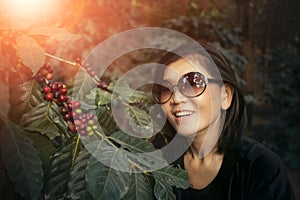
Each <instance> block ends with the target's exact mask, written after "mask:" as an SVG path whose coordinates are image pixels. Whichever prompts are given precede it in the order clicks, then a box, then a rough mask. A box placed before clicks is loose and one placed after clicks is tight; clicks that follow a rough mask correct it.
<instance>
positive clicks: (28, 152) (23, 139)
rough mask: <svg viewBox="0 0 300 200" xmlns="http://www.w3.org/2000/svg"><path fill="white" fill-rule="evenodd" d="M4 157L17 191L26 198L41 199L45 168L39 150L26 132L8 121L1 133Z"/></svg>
mask: <svg viewBox="0 0 300 200" xmlns="http://www.w3.org/2000/svg"><path fill="white" fill-rule="evenodd" d="M0 144H1V153H2V158H3V161H4V163H5V167H6V169H7V171H8V176H9V178H10V180H11V181H12V182H13V184H14V187H15V189H16V191H17V192H18V193H19V194H20V195H21V196H22V197H24V198H25V199H30V200H31V199H33V200H34V199H39V197H40V194H41V190H42V188H43V168H42V161H41V159H40V157H39V152H38V151H37V150H36V149H35V148H34V147H33V144H32V141H31V140H30V139H29V138H28V137H27V136H26V132H24V130H23V129H21V128H20V127H19V126H17V125H16V124H14V123H12V122H6V123H5V124H4V125H3V126H2V130H1V133H0Z"/></svg>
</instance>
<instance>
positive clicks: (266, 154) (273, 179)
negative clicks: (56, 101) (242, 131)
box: [174, 138, 295, 200]
mask: <svg viewBox="0 0 300 200" xmlns="http://www.w3.org/2000/svg"><path fill="white" fill-rule="evenodd" d="M183 157H184V156H181V157H180V158H179V159H178V160H177V161H176V162H175V163H174V164H175V166H176V165H178V164H179V165H180V166H181V167H182V168H183V169H184V163H183V161H184V160H183ZM174 192H175V194H176V197H177V199H178V200H194V199H199V200H201V199H204V200H205V199H207V200H216V199H218V200H221V199H222V200H223V199H237V200H263V199H264V200H271V199H272V200H273V199H274V200H275V199H276V200H277V199H278V200H279V199H281V200H290V199H295V197H294V193H293V189H292V186H291V184H290V181H289V180H288V176H287V172H286V169H285V166H284V164H283V162H282V160H281V159H280V158H279V157H278V156H277V155H276V154H275V153H273V152H272V151H270V150H269V149H267V148H266V147H264V146H263V145H262V144H260V143H258V142H256V141H254V140H252V139H250V138H243V139H242V142H241V145H240V146H239V147H238V148H236V149H235V150H228V151H226V152H225V154H224V160H223V163H222V165H221V168H220V171H219V172H218V174H217V176H216V177H215V179H214V180H213V181H212V182H211V183H210V184H209V185H208V186H207V187H205V188H203V189H193V188H188V189H186V190H182V189H178V188H174Z"/></svg>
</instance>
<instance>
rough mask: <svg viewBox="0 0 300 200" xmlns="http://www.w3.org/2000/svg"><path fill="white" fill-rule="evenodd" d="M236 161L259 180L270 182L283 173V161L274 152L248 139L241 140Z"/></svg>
mask: <svg viewBox="0 0 300 200" xmlns="http://www.w3.org/2000/svg"><path fill="white" fill-rule="evenodd" d="M237 159H238V161H239V162H243V164H244V165H245V166H247V167H249V168H250V169H249V170H251V172H252V173H254V174H256V175H259V176H261V178H265V179H269V180H271V179H273V178H274V176H277V175H278V174H279V172H282V171H284V172H285V166H284V163H283V160H282V159H281V158H280V157H279V156H278V155H277V154H276V153H275V152H274V151H272V150H270V149H269V148H267V147H266V146H264V145H263V144H261V143H260V142H258V141H257V140H254V139H252V138H249V137H243V138H242V141H241V145H240V146H239V148H238V151H237Z"/></svg>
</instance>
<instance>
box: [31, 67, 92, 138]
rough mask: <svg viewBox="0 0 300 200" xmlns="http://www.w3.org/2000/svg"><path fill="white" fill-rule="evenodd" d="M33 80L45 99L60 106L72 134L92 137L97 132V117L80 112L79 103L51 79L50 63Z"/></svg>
mask: <svg viewBox="0 0 300 200" xmlns="http://www.w3.org/2000/svg"><path fill="white" fill-rule="evenodd" d="M35 79H36V80H37V82H38V83H40V84H41V86H42V92H43V93H44V94H45V99H46V100H47V101H50V102H54V103H56V104H57V105H58V106H60V113H61V114H62V116H63V119H64V120H65V121H66V122H67V123H68V126H69V129H70V130H71V132H72V133H74V134H75V133H79V134H80V135H82V136H92V135H93V134H94V133H95V131H96V130H97V117H95V115H94V114H91V113H85V112H84V111H83V110H82V108H81V107H82V106H81V102H80V101H76V100H73V99H69V97H68V94H67V93H68V89H67V87H66V85H65V84H63V83H61V82H58V81H51V80H52V79H53V69H52V68H51V64H50V63H46V64H44V65H43V66H42V67H41V69H40V70H39V71H38V73H37V75H36V76H35Z"/></svg>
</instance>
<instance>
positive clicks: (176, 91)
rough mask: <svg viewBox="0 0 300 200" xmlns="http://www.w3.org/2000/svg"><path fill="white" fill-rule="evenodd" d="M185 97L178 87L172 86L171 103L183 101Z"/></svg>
mask: <svg viewBox="0 0 300 200" xmlns="http://www.w3.org/2000/svg"><path fill="white" fill-rule="evenodd" d="M185 98H186V96H184V95H183V94H182V93H181V92H180V90H179V89H178V87H174V88H173V95H172V97H171V103H173V104H179V103H181V102H183V101H184V99H185Z"/></svg>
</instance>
